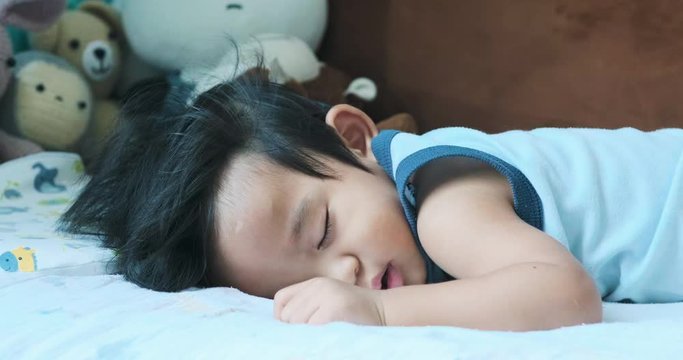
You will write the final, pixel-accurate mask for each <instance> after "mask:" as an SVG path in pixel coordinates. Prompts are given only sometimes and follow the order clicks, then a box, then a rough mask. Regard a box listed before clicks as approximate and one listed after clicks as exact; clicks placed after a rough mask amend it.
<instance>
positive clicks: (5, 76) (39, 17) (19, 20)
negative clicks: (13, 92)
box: [0, 0, 65, 162]
mask: <svg viewBox="0 0 683 360" xmlns="http://www.w3.org/2000/svg"><path fill="white" fill-rule="evenodd" d="M64 7H65V0H0V97H2V96H3V94H4V93H5V90H6V89H7V85H8V84H9V82H10V79H11V77H12V76H11V72H12V68H13V67H14V66H15V65H16V61H15V59H14V58H13V52H12V43H11V41H10V38H9V36H8V34H7V31H6V29H5V27H4V25H12V26H14V27H16V28H21V29H25V30H29V31H40V30H44V29H45V28H47V27H48V26H50V24H52V23H53V22H54V21H56V20H57V19H58V18H59V16H60V15H61V13H62V11H63V10H64ZM41 150H42V149H41V147H40V146H38V145H37V144H35V143H34V142H31V141H28V140H25V139H21V138H18V137H16V136H12V135H10V134H8V133H6V132H5V131H2V130H0V162H5V161H7V160H11V159H14V158H17V157H20V156H24V155H28V154H32V153H35V152H39V151H41Z"/></svg>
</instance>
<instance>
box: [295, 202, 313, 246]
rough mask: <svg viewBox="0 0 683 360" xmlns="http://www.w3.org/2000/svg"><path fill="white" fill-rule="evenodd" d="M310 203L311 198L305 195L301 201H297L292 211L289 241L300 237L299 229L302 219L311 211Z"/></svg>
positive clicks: (301, 226) (302, 223)
mask: <svg viewBox="0 0 683 360" xmlns="http://www.w3.org/2000/svg"><path fill="white" fill-rule="evenodd" d="M310 205H311V198H310V197H308V196H307V197H305V198H304V199H303V200H302V201H301V203H299V206H298V207H297V209H296V211H295V212H294V223H293V225H292V231H291V234H290V236H291V241H292V242H293V243H296V241H297V240H298V239H299V238H300V237H301V229H302V228H303V225H304V220H305V219H306V218H307V217H308V214H309V212H310V211H311V206H310Z"/></svg>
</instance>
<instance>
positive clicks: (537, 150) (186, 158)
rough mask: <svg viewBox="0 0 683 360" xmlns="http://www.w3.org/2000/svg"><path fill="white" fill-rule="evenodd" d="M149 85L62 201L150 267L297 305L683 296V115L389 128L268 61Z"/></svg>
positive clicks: (374, 320)
mask: <svg viewBox="0 0 683 360" xmlns="http://www.w3.org/2000/svg"><path fill="white" fill-rule="evenodd" d="M164 94H165V89H164V88H163V86H160V85H156V84H153V83H150V84H147V85H146V86H143V87H141V88H140V89H139V90H138V91H137V92H136V93H135V94H134V95H133V96H131V97H129V99H128V100H127V101H126V103H125V106H124V110H123V111H122V119H121V122H120V126H119V128H118V130H117V131H116V132H115V134H114V136H113V137H112V138H111V139H110V141H109V143H108V144H107V146H106V149H105V151H103V156H102V158H101V159H100V160H99V161H98V162H97V163H96V165H95V167H94V168H93V169H92V172H93V176H92V179H91V180H90V181H89V183H88V184H87V185H86V187H85V188H84V191H83V192H82V193H81V195H80V197H79V198H78V199H77V200H76V202H75V203H74V204H73V205H72V206H71V208H70V209H69V210H68V212H66V213H65V214H64V216H63V218H62V226H63V229H64V230H66V231H69V232H73V233H81V234H95V235H98V236H100V237H101V239H102V241H103V244H104V246H106V247H108V248H111V249H113V250H114V251H115V254H116V256H115V258H114V259H113V261H114V265H115V267H116V271H118V272H119V273H121V274H123V275H124V276H125V278H126V279H128V280H129V281H132V282H134V283H136V284H138V285H140V286H142V287H146V288H150V289H154V290H159V291H180V290H183V289H186V288H189V287H210V286H211V287H213V286H229V287H235V288H238V289H240V290H242V291H244V292H246V293H249V294H252V295H256V296H262V297H269V298H273V299H274V309H273V312H274V316H275V317H276V318H277V319H279V320H282V321H285V322H289V323H309V324H322V323H327V322H332V321H347V322H353V323H358V324H369V325H448V326H459V327H468V328H477V329H495V330H520V331H523V330H539V329H551V328H557V327H561V326H569V325H576V324H584V323H595V322H600V321H601V317H602V303H601V300H605V301H621V302H636V303H650V302H675V301H682V300H683V130H681V129H662V130H658V131H652V132H643V131H639V130H636V129H632V128H624V129H618V130H605V129H577V128H574V129H556V128H545V129H536V130H532V131H508V132H504V133H499V134H486V133H483V132H480V131H477V130H474V129H469V128H444V129H438V130H433V131H430V132H428V133H426V134H424V135H413V134H407V133H399V132H396V131H382V132H379V133H378V131H377V129H376V128H375V126H374V123H373V121H372V119H370V118H369V117H368V116H367V115H366V114H365V113H363V112H362V111H360V110H359V109H357V108H354V107H351V106H349V105H336V106H332V107H330V106H328V105H326V104H322V103H318V102H315V101H311V100H309V99H306V98H304V97H301V96H299V95H297V94H295V93H293V92H291V91H290V90H288V89H286V88H285V87H283V86H280V85H277V84H273V83H270V82H268V81H265V80H262V79H260V78H257V77H243V78H240V79H238V80H235V81H233V82H229V83H223V84H220V85H218V86H216V87H214V88H212V89H210V90H208V91H206V92H204V93H202V94H200V95H199V96H198V97H197V98H196V99H195V100H193V101H192V102H191V103H189V105H188V103H187V100H186V99H183V98H182V97H177V98H176V97H172V96H169V97H166V96H164Z"/></svg>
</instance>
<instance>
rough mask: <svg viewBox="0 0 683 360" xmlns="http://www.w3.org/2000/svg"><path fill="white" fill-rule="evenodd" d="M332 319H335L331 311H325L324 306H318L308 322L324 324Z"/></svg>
mask: <svg viewBox="0 0 683 360" xmlns="http://www.w3.org/2000/svg"><path fill="white" fill-rule="evenodd" d="M332 321H335V320H334V319H333V318H332V317H331V316H330V313H329V311H325V310H324V309H323V308H318V309H316V311H315V312H313V313H312V314H311V316H310V317H309V318H308V321H307V322H306V323H307V324H310V325H324V324H327V323H330V322H332Z"/></svg>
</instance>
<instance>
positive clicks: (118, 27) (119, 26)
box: [78, 0, 125, 40]
mask: <svg viewBox="0 0 683 360" xmlns="http://www.w3.org/2000/svg"><path fill="white" fill-rule="evenodd" d="M78 9H79V10H81V11H84V12H86V13H88V14H92V15H94V16H96V17H98V18H100V19H101V20H102V21H104V22H105V23H107V24H108V25H109V27H110V28H111V29H112V30H113V31H114V32H116V36H117V37H118V38H119V39H120V40H123V39H124V38H125V37H124V36H123V22H122V21H121V15H120V14H119V12H118V11H117V10H116V9H114V8H113V7H112V6H110V5H108V4H106V3H105V2H103V1H98V0H86V1H84V2H83V3H82V4H81V6H79V7H78Z"/></svg>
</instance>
